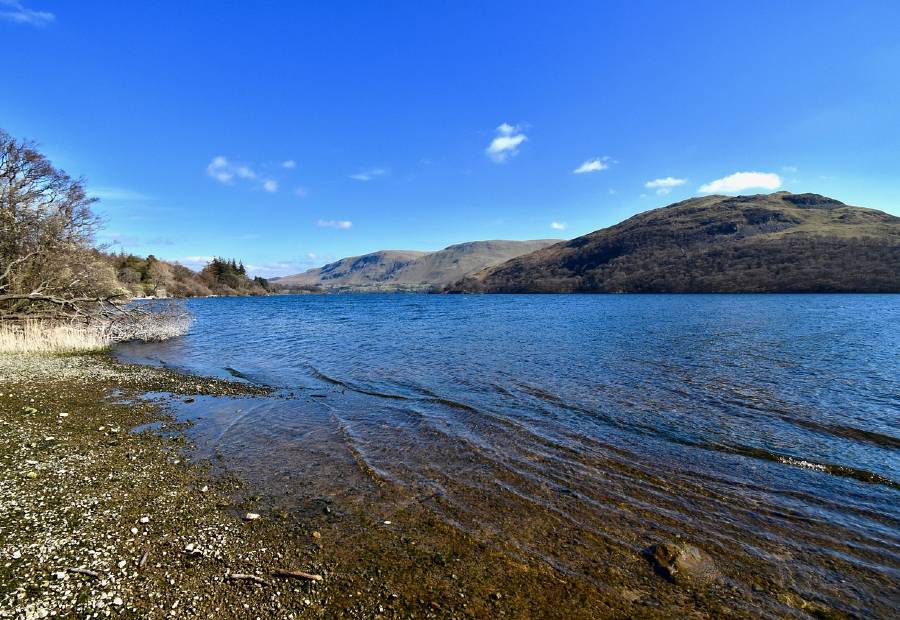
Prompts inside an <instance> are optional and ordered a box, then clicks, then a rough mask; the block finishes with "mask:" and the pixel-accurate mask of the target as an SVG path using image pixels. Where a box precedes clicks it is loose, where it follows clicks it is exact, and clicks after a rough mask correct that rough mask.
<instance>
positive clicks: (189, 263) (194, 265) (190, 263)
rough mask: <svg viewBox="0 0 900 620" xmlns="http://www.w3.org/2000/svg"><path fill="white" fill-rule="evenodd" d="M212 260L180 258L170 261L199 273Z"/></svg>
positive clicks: (192, 257) (204, 257) (205, 257)
mask: <svg viewBox="0 0 900 620" xmlns="http://www.w3.org/2000/svg"><path fill="white" fill-rule="evenodd" d="M212 259H213V257H212V256H182V257H181V258H174V259H172V260H173V261H174V262H176V263H179V264H181V265H184V266H185V267H189V268H191V269H193V270H194V271H199V270H200V269H203V268H204V267H206V265H207V263H209V261H211V260H212Z"/></svg>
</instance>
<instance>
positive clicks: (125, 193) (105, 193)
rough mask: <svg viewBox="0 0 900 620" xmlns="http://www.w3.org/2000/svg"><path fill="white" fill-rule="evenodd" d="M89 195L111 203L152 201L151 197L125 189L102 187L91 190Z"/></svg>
mask: <svg viewBox="0 0 900 620" xmlns="http://www.w3.org/2000/svg"><path fill="white" fill-rule="evenodd" d="M88 194H89V195H90V196H93V197H94V198H99V199H100V200H108V201H109V202H143V201H145V200H150V197H149V196H147V195H145V194H142V193H140V192H135V191H133V190H130V189H125V188H124V187H111V186H100V187H94V188H90V189H89V190H88Z"/></svg>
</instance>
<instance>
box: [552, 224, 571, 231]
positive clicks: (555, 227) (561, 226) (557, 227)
mask: <svg viewBox="0 0 900 620" xmlns="http://www.w3.org/2000/svg"><path fill="white" fill-rule="evenodd" d="M568 227H569V225H568V224H566V223H565V222H550V228H552V229H553V230H565V229H566V228H568Z"/></svg>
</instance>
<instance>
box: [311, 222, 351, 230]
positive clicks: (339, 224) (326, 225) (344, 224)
mask: <svg viewBox="0 0 900 620" xmlns="http://www.w3.org/2000/svg"><path fill="white" fill-rule="evenodd" d="M317 224H318V225H319V226H320V227H322V228H337V229H338V230H347V229H348V228H350V227H351V226H353V222H351V221H350V220H319V221H318V222H317Z"/></svg>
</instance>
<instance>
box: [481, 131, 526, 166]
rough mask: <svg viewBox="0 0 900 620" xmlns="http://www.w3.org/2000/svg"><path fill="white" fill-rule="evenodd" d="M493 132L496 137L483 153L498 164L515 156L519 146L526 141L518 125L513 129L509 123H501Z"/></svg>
mask: <svg viewBox="0 0 900 620" xmlns="http://www.w3.org/2000/svg"><path fill="white" fill-rule="evenodd" d="M495 131H496V133H497V136H496V137H495V138H494V139H493V140H491V143H490V144H489V145H488V147H487V148H486V149H485V153H487V156H488V157H490V158H491V159H492V160H493V161H495V162H497V163H498V164H500V163H503V162H505V161H506V160H507V159H509V158H510V157H513V156H515V155H517V154H518V152H519V146H521V144H522V143H523V142H525V141H526V140H528V136H526V135H525V134H524V133H522V128H521V127H519V126H518V125H516V126H515V127H514V126H512V125H510V124H509V123H502V124H501V125H500V126H499V127H497V129H496V130H495Z"/></svg>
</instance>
